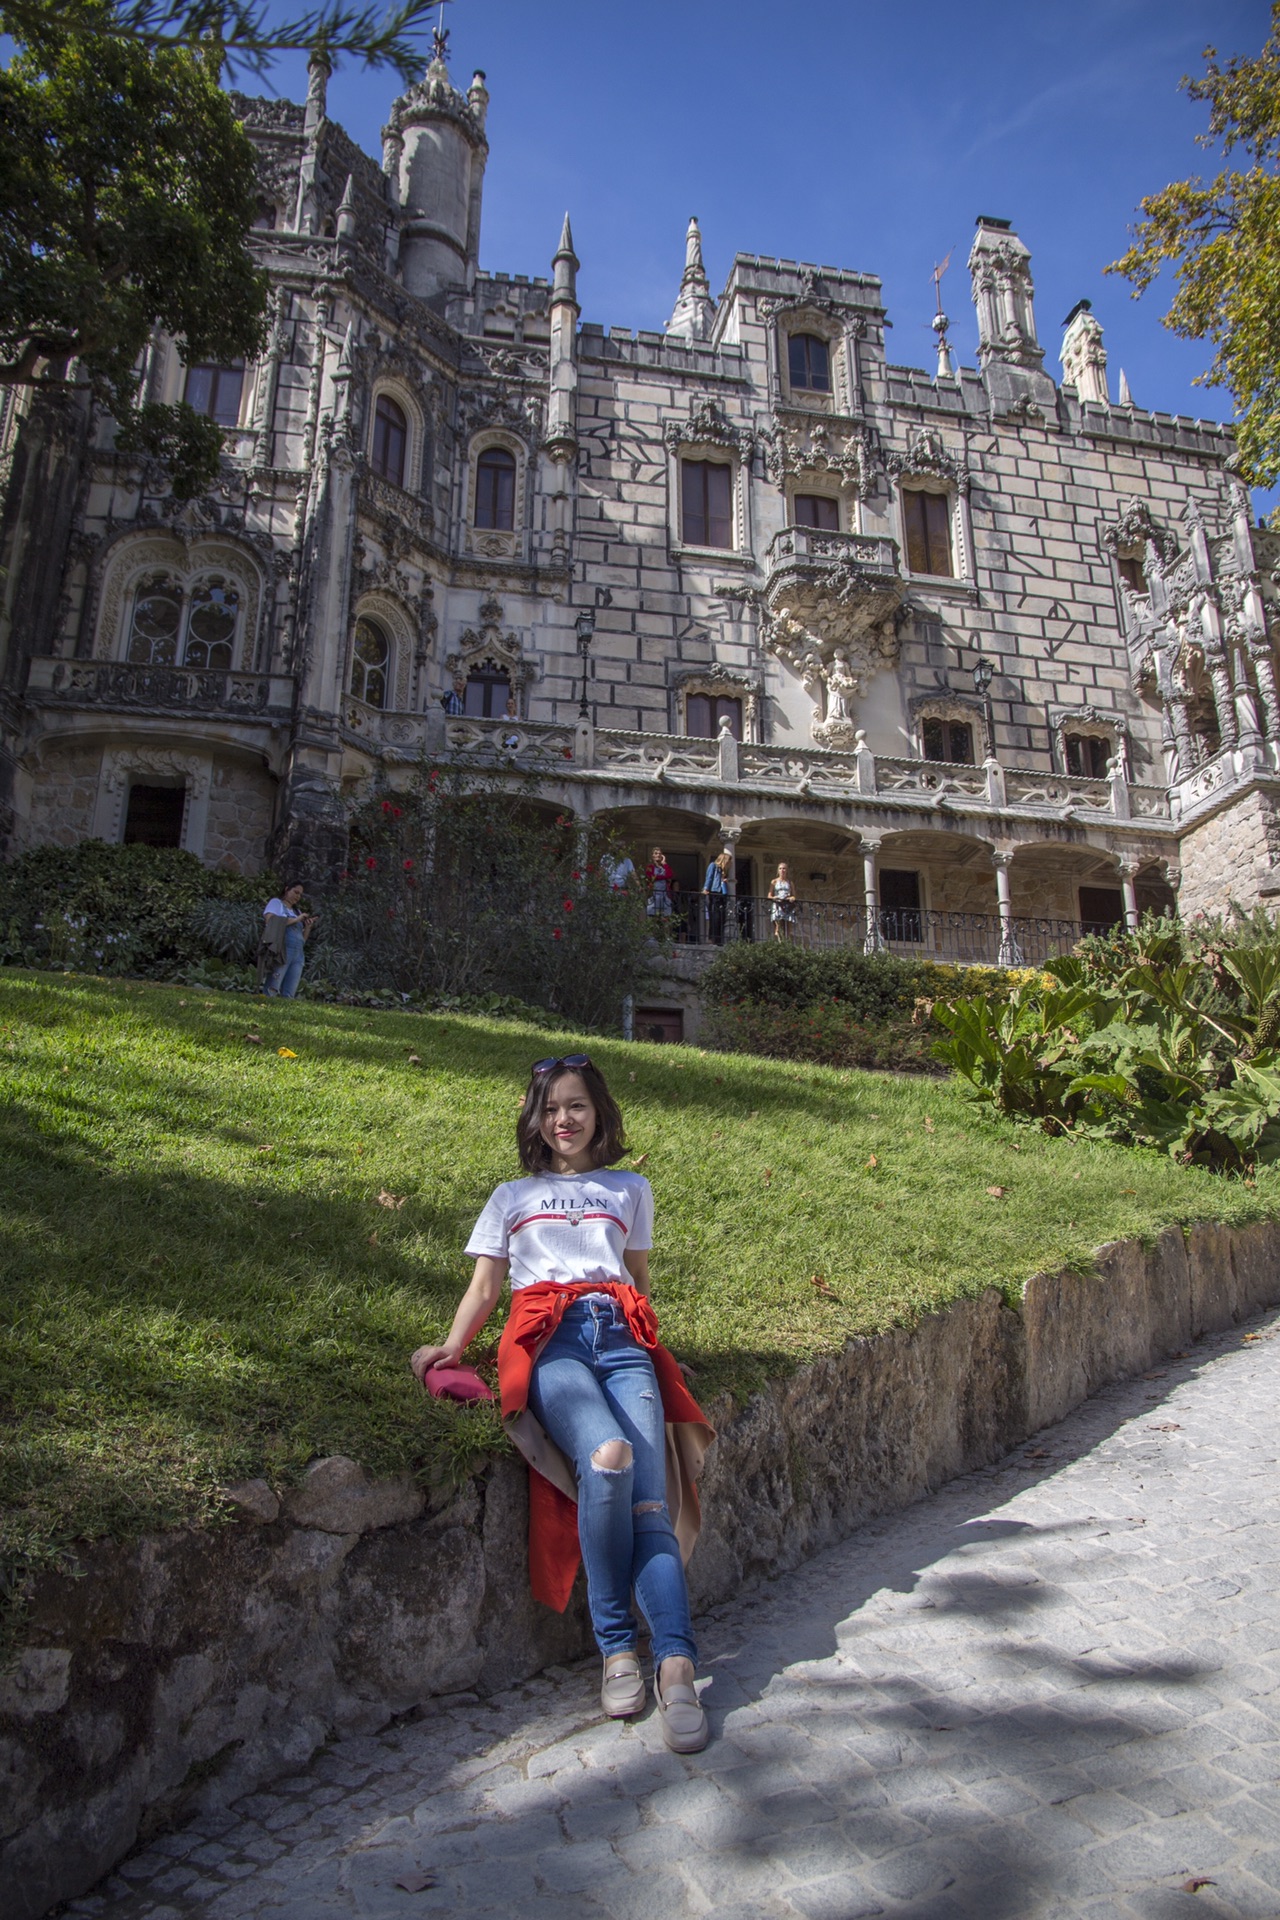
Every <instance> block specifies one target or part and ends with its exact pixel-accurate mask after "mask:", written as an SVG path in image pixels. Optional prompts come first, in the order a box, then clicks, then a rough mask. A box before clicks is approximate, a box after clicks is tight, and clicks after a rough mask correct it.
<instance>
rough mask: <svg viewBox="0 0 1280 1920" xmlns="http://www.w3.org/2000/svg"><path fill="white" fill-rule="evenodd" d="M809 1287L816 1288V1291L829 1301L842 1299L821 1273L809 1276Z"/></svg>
mask: <svg viewBox="0 0 1280 1920" xmlns="http://www.w3.org/2000/svg"><path fill="white" fill-rule="evenodd" d="M809 1285H810V1286H811V1287H813V1288H815V1289H816V1291H817V1292H818V1293H820V1294H822V1295H823V1296H824V1298H825V1299H827V1300H838V1299H839V1298H840V1295H839V1294H838V1293H837V1292H836V1290H835V1288H834V1287H833V1286H832V1284H831V1282H830V1281H829V1280H827V1279H825V1278H824V1277H823V1275H822V1274H820V1273H811V1274H810V1275H809Z"/></svg>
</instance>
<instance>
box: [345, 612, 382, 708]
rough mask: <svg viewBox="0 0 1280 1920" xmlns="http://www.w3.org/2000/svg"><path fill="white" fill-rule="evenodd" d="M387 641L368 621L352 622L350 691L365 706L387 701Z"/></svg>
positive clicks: (379, 630)
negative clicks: (353, 642)
mask: <svg viewBox="0 0 1280 1920" xmlns="http://www.w3.org/2000/svg"><path fill="white" fill-rule="evenodd" d="M390 658H391V642H390V641H389V640H388V639H387V636H386V634H385V633H384V632H383V631H382V628H381V627H380V626H378V625H377V624H376V623H375V622H374V621H372V620H357V621H356V640H355V645H354V647H353V648H352V650H351V691H352V693H353V694H354V695H355V697H356V699H357V700H363V701H364V702H365V705H366V706H370V707H385V706H386V704H387V663H388V661H389V660H390Z"/></svg>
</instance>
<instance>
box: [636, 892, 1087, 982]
mask: <svg viewBox="0 0 1280 1920" xmlns="http://www.w3.org/2000/svg"><path fill="white" fill-rule="evenodd" d="M775 906H776V903H775V902H774V901H772V900H770V899H768V898H766V897H764V896H762V895H759V894H751V895H743V894H739V895H737V896H735V897H727V896H722V898H721V899H719V900H717V899H716V898H715V897H714V896H712V895H708V894H700V893H699V894H685V895H683V896H681V895H679V894H677V895H676V897H675V900H674V902H673V906H672V912H671V914H670V915H669V916H667V918H668V923H669V928H670V931H671V934H672V936H673V938H674V939H675V940H676V941H677V943H678V944H681V945H688V946H698V947H718V946H725V945H729V944H732V943H733V942H734V941H739V940H750V941H760V940H789V941H791V942H792V943H793V944H794V945H796V946H800V947H805V948H807V949H808V950H809V951H811V952H824V951H832V950H835V949H839V948H845V947H855V948H859V949H861V950H862V951H863V952H866V951H868V950H882V951H885V952H889V953H896V954H900V955H902V956H903V957H904V958H916V959H920V960H941V961H946V962H949V963H950V964H952V965H956V966H985V967H1008V966H1015V967H1021V966H1027V967H1035V966H1041V965H1043V963H1044V962H1045V961H1046V960H1049V959H1052V958H1053V956H1054V955H1055V954H1061V953H1070V952H1071V950H1072V948H1073V947H1074V946H1075V945H1076V942H1077V941H1078V940H1081V939H1083V937H1084V936H1085V935H1086V934H1089V933H1105V932H1107V931H1108V928H1107V927H1106V925H1105V924H1104V923H1103V922H1101V921H1098V922H1091V921H1081V920H1061V919H1053V918H1043V917H1032V916H1028V915H1021V914H1014V915H1013V916H1012V918H1011V919H1010V920H1009V922H1008V925H1007V929H1006V926H1005V923H1004V922H1002V921H1001V918H1000V916H999V914H997V913H945V912H938V911H935V910H934V909H932V908H928V907H879V908H878V909H877V910H876V912H875V913H874V914H873V916H872V922H871V924H872V926H873V927H874V929H875V937H874V938H873V939H871V940H870V941H868V938H867V924H868V922H867V909H866V906H865V905H864V904H863V903H862V902H852V901H831V900H797V901H793V902H791V903H790V912H789V913H783V914H782V915H781V916H780V917H776V918H775Z"/></svg>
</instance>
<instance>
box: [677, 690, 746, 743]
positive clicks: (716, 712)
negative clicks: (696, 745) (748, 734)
mask: <svg viewBox="0 0 1280 1920" xmlns="http://www.w3.org/2000/svg"><path fill="white" fill-rule="evenodd" d="M722 720H727V721H728V722H729V731H730V733H731V734H732V735H733V737H734V739H735V740H741V739H742V700H741V698H740V697H739V696H738V695H737V694H727V693H687V694H686V695H685V701H684V730H685V732H686V733H687V734H688V735H689V736H690V738H692V739H695V740H718V739H719V737H720V723H721V721H722Z"/></svg>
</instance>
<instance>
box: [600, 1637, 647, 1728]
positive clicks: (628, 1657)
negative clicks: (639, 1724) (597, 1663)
mask: <svg viewBox="0 0 1280 1920" xmlns="http://www.w3.org/2000/svg"><path fill="white" fill-rule="evenodd" d="M600 1705H601V1706H602V1707H603V1708H604V1710H605V1712H606V1713H607V1714H608V1715H609V1717H610V1719H611V1720H626V1719H628V1718H629V1717H630V1715H631V1714H633V1713H640V1712H642V1711H643V1708H644V1675H643V1674H642V1673H641V1671H640V1662H639V1660H638V1659H637V1658H636V1656H635V1654H634V1653H607V1654H606V1655H605V1660H604V1678H603V1680H602V1681H601V1683H600Z"/></svg>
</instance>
